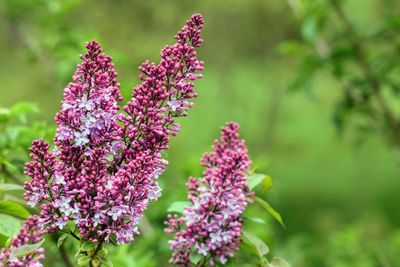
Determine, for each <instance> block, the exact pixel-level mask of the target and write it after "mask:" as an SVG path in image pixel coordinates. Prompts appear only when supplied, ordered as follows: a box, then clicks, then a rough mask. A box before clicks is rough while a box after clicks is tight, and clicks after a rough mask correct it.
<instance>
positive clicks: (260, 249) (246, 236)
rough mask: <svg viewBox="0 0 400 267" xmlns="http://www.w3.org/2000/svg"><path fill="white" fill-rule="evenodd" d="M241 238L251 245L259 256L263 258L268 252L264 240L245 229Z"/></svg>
mask: <svg viewBox="0 0 400 267" xmlns="http://www.w3.org/2000/svg"><path fill="white" fill-rule="evenodd" d="M242 240H243V242H245V243H246V244H248V245H249V246H251V247H253V248H254V251H255V252H256V254H257V255H258V256H259V257H260V258H263V257H264V256H265V255H267V254H268V252H269V248H268V246H267V245H266V244H265V243H264V241H262V240H261V239H259V238H258V237H257V236H255V235H253V234H251V233H249V232H247V231H243V235H242Z"/></svg>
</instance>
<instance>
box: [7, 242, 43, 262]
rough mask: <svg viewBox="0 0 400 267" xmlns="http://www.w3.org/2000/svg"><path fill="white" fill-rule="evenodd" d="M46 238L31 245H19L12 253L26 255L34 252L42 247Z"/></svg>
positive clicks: (13, 254) (12, 254) (13, 255)
mask: <svg viewBox="0 0 400 267" xmlns="http://www.w3.org/2000/svg"><path fill="white" fill-rule="evenodd" d="M43 242H44V239H43V240H42V241H40V242H38V243H36V244H31V245H24V246H20V247H17V248H15V249H13V251H12V253H11V257H17V258H20V257H23V256H26V255H28V254H31V253H34V252H35V251H36V250H37V249H38V248H40V246H41V245H42V244H43Z"/></svg>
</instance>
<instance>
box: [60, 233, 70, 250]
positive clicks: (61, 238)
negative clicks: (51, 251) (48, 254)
mask: <svg viewBox="0 0 400 267" xmlns="http://www.w3.org/2000/svg"><path fill="white" fill-rule="evenodd" d="M68 236H69V234H62V235H61V236H60V237H59V238H58V241H57V247H61V246H62V245H63V244H64V240H65V239H66V238H67V237H68Z"/></svg>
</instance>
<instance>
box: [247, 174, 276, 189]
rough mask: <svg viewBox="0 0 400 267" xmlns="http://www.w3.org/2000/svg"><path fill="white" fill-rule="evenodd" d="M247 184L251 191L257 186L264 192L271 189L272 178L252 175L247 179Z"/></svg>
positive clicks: (263, 175)
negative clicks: (261, 187)
mask: <svg viewBox="0 0 400 267" xmlns="http://www.w3.org/2000/svg"><path fill="white" fill-rule="evenodd" d="M247 184H248V185H249V189H250V190H253V189H254V188H255V187H256V186H258V185H259V184H262V185H263V189H264V190H268V189H270V188H271V187H272V178H271V176H268V175H265V174H261V173H254V174H252V175H250V176H248V177H247Z"/></svg>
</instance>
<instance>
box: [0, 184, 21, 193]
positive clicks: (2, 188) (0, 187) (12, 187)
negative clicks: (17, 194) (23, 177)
mask: <svg viewBox="0 0 400 267" xmlns="http://www.w3.org/2000/svg"><path fill="white" fill-rule="evenodd" d="M17 190H24V188H23V187H22V186H20V185H16V184H2V183H0V192H6V191H17Z"/></svg>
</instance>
